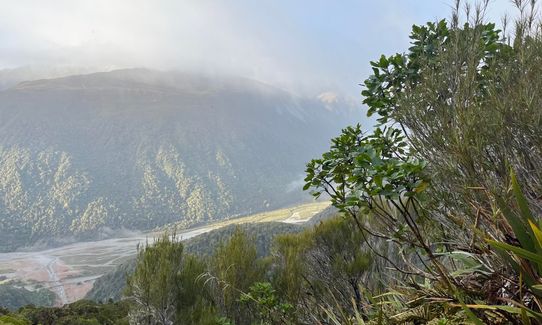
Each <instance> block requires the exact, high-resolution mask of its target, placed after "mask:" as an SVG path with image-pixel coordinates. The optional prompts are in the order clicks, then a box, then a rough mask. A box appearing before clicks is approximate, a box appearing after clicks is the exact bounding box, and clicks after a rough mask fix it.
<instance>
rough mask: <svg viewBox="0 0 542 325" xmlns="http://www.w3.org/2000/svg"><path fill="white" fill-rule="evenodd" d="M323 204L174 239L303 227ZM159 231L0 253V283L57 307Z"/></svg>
mask: <svg viewBox="0 0 542 325" xmlns="http://www.w3.org/2000/svg"><path fill="white" fill-rule="evenodd" d="M328 206H329V202H314V203H308V204H303V205H299V206H294V207H290V208H284V209H278V210H273V211H268V212H263V213H258V214H254V215H249V216H244V217H238V218H232V219H229V220H223V221H221V222H216V223H211V224H208V225H205V226H201V227H197V228H190V229H186V230H182V231H178V233H177V238H178V239H180V240H185V239H189V238H192V237H195V236H198V235H200V234H203V233H206V232H209V231H211V230H214V229H218V228H222V227H225V226H228V225H232V224H243V223H259V222H271V221H275V222H276V221H278V222H284V223H304V222H306V221H307V220H309V219H310V218H311V217H312V216H314V215H315V214H317V213H318V212H320V211H322V210H324V209H325V208H326V207H328ZM172 227H173V226H172ZM172 227H171V228H172ZM171 228H169V229H171ZM162 233H163V232H161V231H156V232H148V233H137V234H136V233H134V234H132V235H130V236H128V237H124V238H113V239H105V240H98V241H87V242H77V243H73V244H69V245H64V246H60V247H56V248H51V249H45V250H38V251H28V252H10V253H2V254H0V279H2V278H4V279H5V280H3V281H1V282H0V283H17V285H20V286H24V287H25V288H27V289H29V290H35V289H37V288H40V287H44V288H47V289H49V290H51V291H52V292H54V293H55V295H56V297H57V298H56V305H59V306H60V305H64V304H67V303H71V302H74V301H76V300H79V299H81V298H83V297H84V296H85V295H86V294H87V292H88V291H89V290H90V289H92V286H93V283H94V281H95V280H96V279H97V278H99V277H100V276H102V275H103V274H105V273H107V272H109V271H111V270H113V269H114V268H115V267H117V266H118V265H120V264H122V263H123V262H126V261H127V260H129V259H131V258H133V257H134V256H135V254H136V253H137V247H138V245H145V243H147V242H152V241H153V239H154V238H156V237H158V236H161V235H162Z"/></svg>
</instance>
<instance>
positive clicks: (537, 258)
mask: <svg viewBox="0 0 542 325" xmlns="http://www.w3.org/2000/svg"><path fill="white" fill-rule="evenodd" d="M487 242H488V243H489V244H490V245H491V246H494V247H496V248H500V249H502V250H505V251H508V252H512V253H514V254H516V255H518V256H519V257H522V258H525V259H527V260H529V261H531V262H534V263H537V264H539V265H542V255H539V254H536V253H533V252H530V251H528V250H526V249H524V248H521V247H518V246H513V245H510V244H507V243H501V242H498V241H495V240H488V241H487Z"/></svg>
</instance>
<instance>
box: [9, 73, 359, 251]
mask: <svg viewBox="0 0 542 325" xmlns="http://www.w3.org/2000/svg"><path fill="white" fill-rule="evenodd" d="M0 78H1V76H0ZM328 97H329V96H327V97H326V100H322V98H301V97H297V96H294V95H292V94H290V93H288V92H285V91H282V90H280V89H276V88H273V87H271V86H269V85H266V84H263V83H260V82H257V81H253V80H249V79H243V78H234V77H214V78H211V77H206V76H201V75H195V74H187V73H178V72H158V71H152V70H146V69H130V70H117V71H112V72H104V73H93V74H87V75H75V76H68V77H63V78H57V79H43V80H35V81H26V82H22V83H20V84H18V85H16V86H14V87H11V88H9V89H6V90H3V91H0V238H2V240H1V241H0V251H1V250H3V251H7V250H12V249H16V248H18V247H21V246H25V245H31V244H37V243H48V244H50V243H58V242H60V241H62V240H75V239H86V238H87V239H91V238H92V239H94V238H97V237H103V236H112V235H116V234H118V231H119V230H120V229H139V230H146V229H151V228H154V227H157V226H160V225H164V224H167V223H170V222H179V221H181V223H182V224H184V225H186V226H189V225H195V224H201V223H205V222H209V221H213V220H217V219H221V218H225V217H229V216H232V215H237V214H245V213H246V214H248V213H252V212H257V211H261V210H265V209H272V208H277V207H282V206H286V205H289V204H293V203H296V202H300V201H303V200H305V195H304V194H303V193H302V191H301V190H300V184H301V178H302V174H303V170H304V165H305V163H306V162H307V161H308V160H309V159H311V158H313V157H315V156H316V155H319V154H320V153H321V152H322V151H323V150H324V149H325V148H326V147H327V146H328V145H329V139H330V138H331V137H332V136H334V135H336V134H338V133H339V131H340V128H341V127H344V126H345V125H346V124H350V123H352V121H353V120H354V117H353V116H355V115H357V112H352V110H351V109H349V108H347V109H338V108H336V107H333V108H332V109H330V105H332V104H333V101H330V100H329V98H328Z"/></svg>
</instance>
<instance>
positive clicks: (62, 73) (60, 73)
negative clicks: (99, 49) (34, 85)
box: [0, 65, 103, 90]
mask: <svg viewBox="0 0 542 325" xmlns="http://www.w3.org/2000/svg"><path fill="white" fill-rule="evenodd" d="M98 71H103V69H100V68H97V67H79V66H69V65H68V66H44V65H30V66H22V67H18V68H13V69H0V90H4V89H7V88H10V87H13V86H16V85H17V84H19V83H21V82H23V81H32V80H39V79H52V78H60V77H66V76H71V75H76V74H84V73H93V72H98Z"/></svg>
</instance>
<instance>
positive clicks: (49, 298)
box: [0, 283, 56, 324]
mask: <svg viewBox="0 0 542 325" xmlns="http://www.w3.org/2000/svg"><path fill="white" fill-rule="evenodd" d="M55 298H56V297H55V294H54V293H53V292H52V291H49V290H47V289H45V288H42V289H38V290H33V291H31V290H28V289H26V288H25V287H24V284H18V283H15V284H11V283H10V284H1V283H0V308H2V307H3V308H7V309H11V310H15V309H18V308H19V307H22V306H25V305H34V306H52V305H53V303H54V302H55ZM0 324H2V323H1V322H0Z"/></svg>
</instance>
